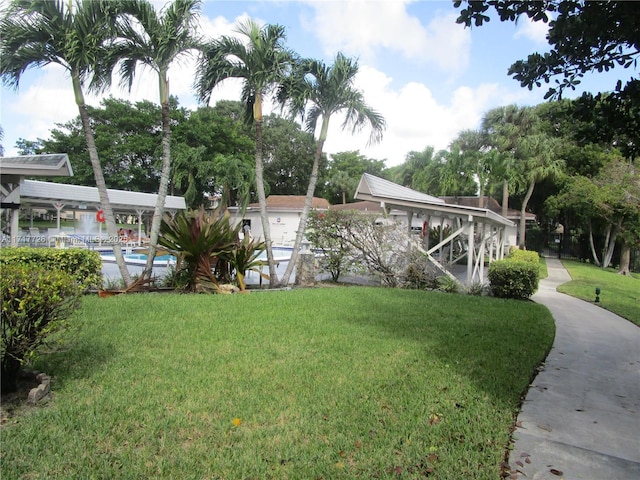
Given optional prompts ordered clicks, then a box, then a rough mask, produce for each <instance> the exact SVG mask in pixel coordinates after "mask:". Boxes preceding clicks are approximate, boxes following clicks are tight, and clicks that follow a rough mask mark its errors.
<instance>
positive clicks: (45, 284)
mask: <svg viewBox="0 0 640 480" xmlns="http://www.w3.org/2000/svg"><path fill="white" fill-rule="evenodd" d="M81 294H82V289H81V287H80V286H79V285H78V284H77V283H76V281H75V280H74V278H73V277H72V276H71V275H69V274H67V273H65V272H62V271H60V270H55V269H48V268H44V267H34V266H32V265H25V264H22V265H20V264H14V265H4V266H2V275H1V276H0V297H1V299H2V317H1V318H0V324H1V327H0V330H1V331H0V334H1V344H0V356H1V363H2V387H1V389H2V393H6V392H10V391H14V390H15V389H16V378H17V374H18V371H19V370H20V366H21V365H22V363H23V362H24V361H25V360H26V359H28V358H29V357H30V356H31V355H33V353H34V352H35V350H36V349H37V348H38V347H39V346H41V345H42V344H43V343H44V342H45V340H46V338H47V336H48V335H50V334H51V333H53V332H54V331H56V330H59V329H60V328H61V327H62V326H64V323H65V320H66V319H67V318H68V317H69V316H70V315H71V313H72V312H73V311H74V310H75V309H76V308H77V307H78V306H79V304H80V295H81Z"/></svg>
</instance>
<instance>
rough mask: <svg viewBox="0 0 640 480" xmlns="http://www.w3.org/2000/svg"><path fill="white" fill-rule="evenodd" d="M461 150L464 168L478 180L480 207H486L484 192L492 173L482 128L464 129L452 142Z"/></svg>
mask: <svg viewBox="0 0 640 480" xmlns="http://www.w3.org/2000/svg"><path fill="white" fill-rule="evenodd" d="M452 144H453V145H455V148H458V149H459V150H460V152H461V155H462V158H463V162H464V168H465V170H466V172H467V173H470V174H471V175H472V176H473V177H474V179H475V180H476V181H477V182H478V197H479V199H480V203H479V204H478V206H479V207H482V208H484V206H485V205H484V203H482V202H484V194H485V190H486V187H487V183H488V180H489V176H490V173H491V165H490V164H489V160H490V159H491V157H490V156H489V155H488V154H487V139H486V135H485V134H484V133H483V132H482V131H480V130H463V131H461V132H460V133H458V136H457V137H456V138H455V140H454V141H453V142H452Z"/></svg>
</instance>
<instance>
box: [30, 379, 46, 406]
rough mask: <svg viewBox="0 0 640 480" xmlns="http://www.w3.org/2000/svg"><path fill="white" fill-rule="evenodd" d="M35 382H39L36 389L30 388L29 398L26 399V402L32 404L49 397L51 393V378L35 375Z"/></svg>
mask: <svg viewBox="0 0 640 480" xmlns="http://www.w3.org/2000/svg"><path fill="white" fill-rule="evenodd" d="M36 380H37V381H38V382H40V385H38V386H37V387H36V388H32V389H31V390H30V391H29V396H28V397H27V402H28V403H31V404H32V405H33V404H36V403H38V402H39V401H40V400H42V399H43V398H44V397H46V396H47V395H49V392H50V391H51V378H49V376H48V375H45V374H44V373H39V374H38V375H36Z"/></svg>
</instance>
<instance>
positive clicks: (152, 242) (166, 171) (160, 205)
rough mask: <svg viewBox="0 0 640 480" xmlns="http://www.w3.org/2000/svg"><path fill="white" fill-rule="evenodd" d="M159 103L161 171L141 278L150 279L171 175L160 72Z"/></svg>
mask: <svg viewBox="0 0 640 480" xmlns="http://www.w3.org/2000/svg"><path fill="white" fill-rule="evenodd" d="M158 77H159V78H160V103H161V106H162V170H161V173H160V186H159V187H158V197H157V199H156V205H155V208H154V210H153V218H152V220H151V232H150V233H149V253H148V254H147V264H146V266H145V269H144V272H142V276H143V278H151V274H152V272H153V260H154V259H155V256H156V248H157V245H158V237H159V236H160V225H161V224H162V215H163V214H164V204H165V201H166V199H167V191H168V190H169V177H170V175H171V112H170V110H169V81H168V80H167V72H165V71H160V72H159V74H158Z"/></svg>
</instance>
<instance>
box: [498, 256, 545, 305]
mask: <svg viewBox="0 0 640 480" xmlns="http://www.w3.org/2000/svg"><path fill="white" fill-rule="evenodd" d="M534 253H535V252H534ZM536 255H537V254H536ZM488 276H489V283H490V284H491V293H492V294H493V295H494V296H495V297H500V298H516V299H521V300H522V299H527V298H529V297H530V296H531V295H533V294H534V293H535V292H536V290H538V281H539V277H540V273H539V267H538V265H537V264H533V263H531V262H529V261H520V260H513V259H510V258H507V259H504V260H498V261H495V262H493V263H492V264H491V265H489V274H488Z"/></svg>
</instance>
